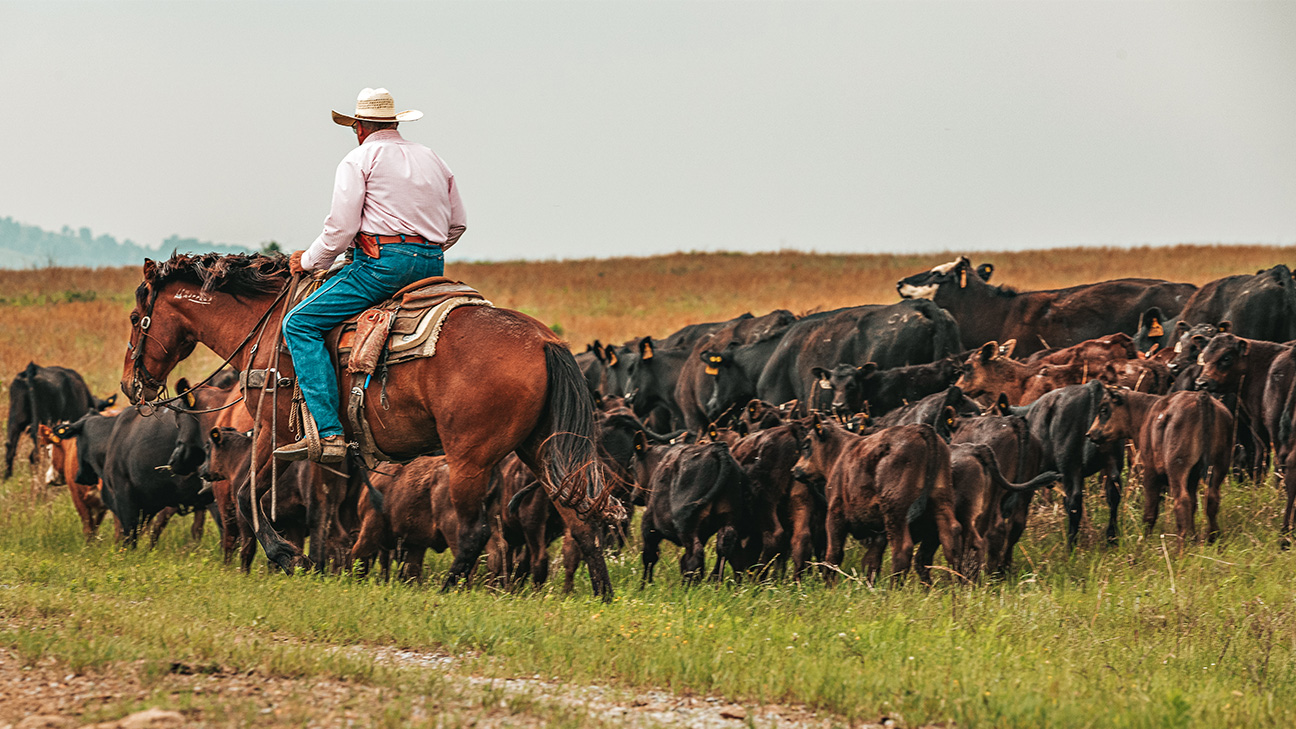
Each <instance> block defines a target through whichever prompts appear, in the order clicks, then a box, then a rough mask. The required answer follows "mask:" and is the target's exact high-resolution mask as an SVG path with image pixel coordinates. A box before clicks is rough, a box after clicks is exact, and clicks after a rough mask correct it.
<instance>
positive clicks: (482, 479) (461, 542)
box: [442, 462, 493, 591]
mask: <svg viewBox="0 0 1296 729" xmlns="http://www.w3.org/2000/svg"><path fill="white" fill-rule="evenodd" d="M492 465H493V464H492ZM491 470H492V469H491V468H481V467H479V466H464V465H459V464H455V463H453V462H452V463H451V465H450V502H451V504H453V505H454V511H455V517H456V520H457V522H458V524H457V531H456V535H455V549H454V561H453V562H451V564H450V573H449V574H448V575H446V579H445V584H444V585H442V591H448V590H451V589H453V588H454V587H456V586H458V584H459V581H460V580H467V579H468V577H469V574H470V573H471V572H472V570H473V569H474V568H475V567H476V566H477V560H478V559H479V558H480V557H481V554H482V552H483V551H484V550H485V549H486V544H487V542H489V541H490V536H491V524H490V519H488V518H487V510H486V496H487V491H488V488H489V486H490V474H491Z"/></svg>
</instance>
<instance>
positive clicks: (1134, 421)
mask: <svg viewBox="0 0 1296 729" xmlns="http://www.w3.org/2000/svg"><path fill="white" fill-rule="evenodd" d="M1232 429H1233V418H1232V416H1230V415H1229V412H1228V409H1227V408H1225V407H1224V406H1223V405H1221V404H1220V403H1219V401H1217V400H1216V399H1215V398H1213V397H1211V396H1210V395H1207V394H1206V393H1204V392H1176V393H1173V394H1171V395H1167V396H1165V397H1158V396H1155V395H1146V394H1144V393H1140V392H1131V391H1129V390H1121V389H1117V388H1112V387H1108V388H1105V389H1104V392H1103V397H1102V402H1101V404H1100V405H1099V407H1098V414H1097V415H1096V416H1095V417H1094V420H1093V424H1092V425H1090V426H1089V430H1088V432H1087V433H1086V435H1087V436H1088V437H1089V439H1090V440H1093V441H1094V442H1096V443H1104V444H1106V443H1115V442H1118V441H1122V440H1127V439H1132V440H1135V441H1136V442H1137V443H1138V460H1139V462H1140V464H1141V465H1142V466H1143V527H1144V531H1145V533H1146V534H1149V535H1150V534H1151V533H1152V530H1153V528H1155V527H1156V521H1157V516H1158V515H1159V514H1160V512H1161V497H1162V496H1163V495H1164V494H1165V493H1166V492H1167V491H1168V492H1169V494H1170V499H1171V501H1172V502H1173V503H1174V513H1175V523H1176V529H1177V531H1178V534H1179V538H1180V539H1182V540H1184V541H1187V540H1189V539H1191V538H1193V537H1194V535H1195V533H1196V530H1195V527H1194V523H1193V522H1194V517H1195V516H1196V513H1197V486H1198V484H1199V483H1201V482H1202V481H1203V480H1205V481H1206V521H1207V523H1208V524H1209V529H1208V531H1207V539H1208V540H1209V541H1211V542H1214V541H1215V540H1216V539H1217V538H1218V537H1219V520H1218V518H1217V517H1218V514H1219V500H1220V490H1219V489H1220V483H1221V482H1223V480H1224V476H1225V475H1226V474H1227V473H1228V466H1229V448H1230V444H1231V442H1232Z"/></svg>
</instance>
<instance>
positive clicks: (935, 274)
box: [896, 256, 994, 304]
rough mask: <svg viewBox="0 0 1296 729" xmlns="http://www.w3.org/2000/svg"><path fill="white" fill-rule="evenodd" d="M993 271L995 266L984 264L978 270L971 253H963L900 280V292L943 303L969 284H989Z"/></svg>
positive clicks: (898, 290)
mask: <svg viewBox="0 0 1296 729" xmlns="http://www.w3.org/2000/svg"><path fill="white" fill-rule="evenodd" d="M992 273H994V266H992V265H990V264H988V263H983V264H981V266H979V267H977V268H975V269H974V268H972V261H971V260H970V259H969V258H968V257H967V256H960V257H959V258H956V259H954V260H953V261H950V262H949V263H944V264H941V265H939V266H936V267H935V268H933V269H931V270H930V271H924V272H923V273H916V274H914V275H912V276H909V277H907V278H902V279H900V280H899V281H898V282H897V283H896V291H897V292H899V294H900V296H901V298H905V299H931V300H932V301H935V302H936V303H938V304H939V303H941V299H946V298H948V297H949V296H951V295H954V294H955V293H956V292H959V291H961V290H964V289H967V288H968V287H969V286H972V287H973V288H975V287H977V286H985V285H986V282H987V281H989V280H990V275H991V274H992Z"/></svg>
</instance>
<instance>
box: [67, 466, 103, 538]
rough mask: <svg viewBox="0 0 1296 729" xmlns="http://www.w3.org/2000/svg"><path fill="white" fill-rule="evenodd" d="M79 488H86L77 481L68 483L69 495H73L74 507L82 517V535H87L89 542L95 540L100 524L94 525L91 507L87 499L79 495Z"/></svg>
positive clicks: (95, 523)
mask: <svg viewBox="0 0 1296 729" xmlns="http://www.w3.org/2000/svg"><path fill="white" fill-rule="evenodd" d="M78 488H81V489H84V488H85V487H84V486H81V485H79V484H78V483H77V482H76V481H69V482H68V493H70V494H72V506H73V507H75V508H76V512H77V516H79V517H81V533H82V534H84V535H85V538H86V541H87V542H88V541H90V540H91V539H94V534H95V528H96V527H98V526H99V524H98V522H94V523H92V521H93V518H92V517H91V515H90V505H89V504H87V503H86V499H84V498H82V497H81V496H80V495H79V494H78V493H77V489H78ZM99 518H100V519H102V518H103V517H102V516H101V517H99Z"/></svg>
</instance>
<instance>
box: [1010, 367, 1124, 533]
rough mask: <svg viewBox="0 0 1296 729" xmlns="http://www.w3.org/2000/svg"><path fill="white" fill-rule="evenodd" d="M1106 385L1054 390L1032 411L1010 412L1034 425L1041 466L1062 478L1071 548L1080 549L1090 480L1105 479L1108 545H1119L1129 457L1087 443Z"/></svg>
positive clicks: (1114, 448) (1109, 446) (1111, 446)
mask: <svg viewBox="0 0 1296 729" xmlns="http://www.w3.org/2000/svg"><path fill="white" fill-rule="evenodd" d="M1103 387H1104V385H1103V383H1102V382H1099V381H1098V380H1091V381H1090V382H1088V383H1086V384H1084V385H1070V386H1068V387H1064V388H1062V389H1060V390H1054V391H1052V392H1049V393H1047V394H1045V395H1044V396H1042V397H1040V399H1038V400H1036V401H1035V402H1033V403H1031V404H1030V405H1029V406H1026V407H1013V408H1010V409H1009V411H1010V412H1011V413H1013V414H1015V415H1022V416H1024V417H1025V418H1026V421H1027V422H1028V423H1030V430H1031V435H1032V436H1034V437H1035V438H1036V439H1037V440H1038V441H1039V443H1040V447H1041V448H1042V450H1043V455H1044V457H1043V459H1042V461H1041V466H1042V467H1043V468H1047V469H1048V470H1050V471H1057V472H1058V473H1060V474H1062V486H1063V489H1064V490H1065V492H1066V510H1067V548H1068V549H1070V548H1073V547H1074V546H1075V540H1076V535H1077V534H1078V533H1079V531H1080V523H1081V521H1082V520H1083V518H1084V480H1085V479H1086V478H1087V477H1089V476H1092V475H1093V474H1095V473H1101V474H1102V479H1103V486H1104V491H1105V493H1106V496H1107V507H1108V521H1107V541H1108V542H1115V541H1116V536H1117V528H1116V517H1117V515H1118V514H1119V513H1120V509H1119V507H1120V500H1121V482H1120V475H1121V469H1122V466H1123V463H1124V453H1123V451H1122V449H1121V448H1120V446H1119V445H1118V444H1114V443H1106V444H1103V445H1101V446H1100V445H1098V444H1096V443H1094V442H1093V441H1091V440H1089V439H1088V438H1086V437H1085V428H1086V426H1087V424H1088V423H1092V422H1093V419H1094V417H1095V416H1097V414H1098V406H1099V403H1100V402H1101V401H1102V393H1103Z"/></svg>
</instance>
